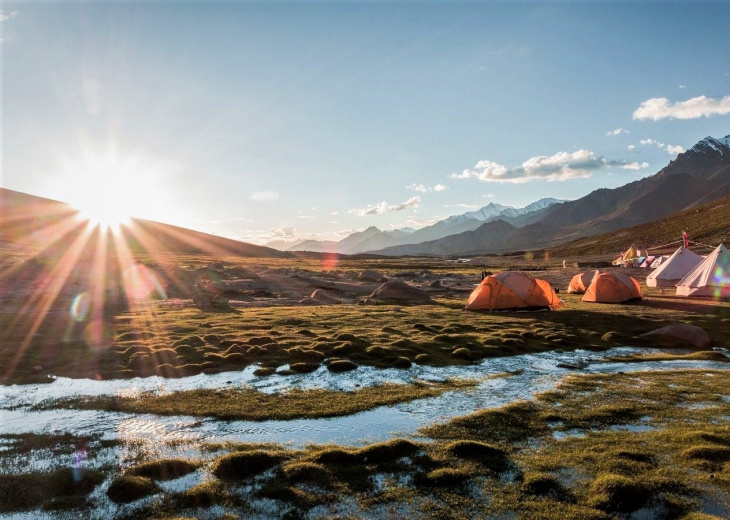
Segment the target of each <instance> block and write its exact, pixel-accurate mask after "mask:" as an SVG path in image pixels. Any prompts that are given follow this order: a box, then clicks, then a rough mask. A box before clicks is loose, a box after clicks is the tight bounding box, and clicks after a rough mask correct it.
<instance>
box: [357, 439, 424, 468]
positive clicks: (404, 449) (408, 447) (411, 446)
mask: <svg viewBox="0 0 730 520" xmlns="http://www.w3.org/2000/svg"><path fill="white" fill-rule="evenodd" d="M420 450H421V446H419V445H418V444H416V443H414V442H411V441H409V440H406V439H393V440H390V441H386V442H379V443H377V444H371V445H369V446H365V447H363V448H360V449H359V450H358V451H357V455H358V456H359V458H360V460H362V461H363V462H367V463H370V464H372V463H374V464H379V463H382V462H390V461H393V460H396V459H400V458H402V457H409V456H411V455H413V454H414V453H417V452H418V451H420Z"/></svg>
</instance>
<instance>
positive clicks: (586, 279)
mask: <svg viewBox="0 0 730 520" xmlns="http://www.w3.org/2000/svg"><path fill="white" fill-rule="evenodd" d="M599 273H600V271H599V270H597V269H596V270H595V271H586V272H585V273H580V274H577V275H575V276H574V277H573V279H572V280H570V283H569V284H568V292H569V293H578V294H582V293H584V292H586V287H588V286H589V285H590V284H591V282H592V281H593V277H595V276H596V275H597V274H599Z"/></svg>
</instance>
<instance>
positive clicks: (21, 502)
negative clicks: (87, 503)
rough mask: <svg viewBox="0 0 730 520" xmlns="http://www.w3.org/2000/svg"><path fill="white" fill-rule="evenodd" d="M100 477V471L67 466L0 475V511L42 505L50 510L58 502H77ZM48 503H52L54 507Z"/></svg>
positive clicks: (100, 479) (57, 505) (57, 506)
mask: <svg viewBox="0 0 730 520" xmlns="http://www.w3.org/2000/svg"><path fill="white" fill-rule="evenodd" d="M102 480H103V475H102V473H101V472H100V471H94V470H83V471H78V472H76V473H75V472H74V471H73V470H72V469H71V468H60V469H56V470H53V471H50V472H32V473H22V474H14V475H0V512H2V513H4V512H12V511H22V510H27V509H34V508H37V507H40V506H42V505H44V504H47V505H48V507H50V508H52V509H53V508H56V509H57V508H59V506H60V505H61V504H66V506H68V505H69V504H76V505H78V504H80V503H83V502H84V500H85V497H86V496H87V495H89V493H91V492H92V491H93V490H94V488H95V487H96V486H97V485H98V484H100V483H101V481H102ZM80 497H84V498H80ZM61 499H63V502H62V501H61ZM54 501H55V502H54ZM52 503H55V507H54V506H53V505H52ZM74 507H75V506H74ZM63 508H64V509H65V508H66V507H63Z"/></svg>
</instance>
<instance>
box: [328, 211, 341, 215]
mask: <svg viewBox="0 0 730 520" xmlns="http://www.w3.org/2000/svg"><path fill="white" fill-rule="evenodd" d="M339 214H340V212H339V211H330V215H339Z"/></svg>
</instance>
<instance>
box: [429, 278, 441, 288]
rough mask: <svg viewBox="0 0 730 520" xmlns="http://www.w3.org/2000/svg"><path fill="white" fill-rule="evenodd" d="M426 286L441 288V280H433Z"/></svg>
mask: <svg viewBox="0 0 730 520" xmlns="http://www.w3.org/2000/svg"><path fill="white" fill-rule="evenodd" d="M428 286H429V287H443V285H441V280H434V281H433V282H431V283H429V284H428Z"/></svg>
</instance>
